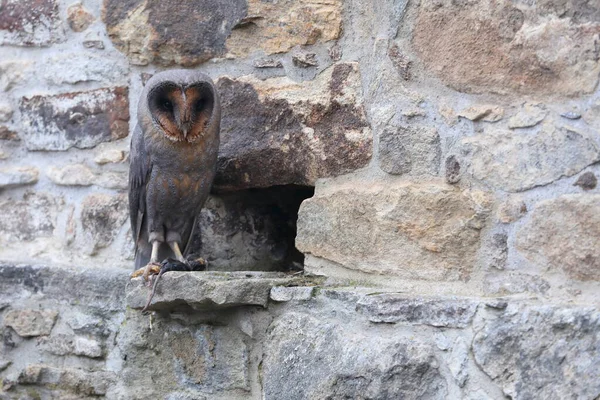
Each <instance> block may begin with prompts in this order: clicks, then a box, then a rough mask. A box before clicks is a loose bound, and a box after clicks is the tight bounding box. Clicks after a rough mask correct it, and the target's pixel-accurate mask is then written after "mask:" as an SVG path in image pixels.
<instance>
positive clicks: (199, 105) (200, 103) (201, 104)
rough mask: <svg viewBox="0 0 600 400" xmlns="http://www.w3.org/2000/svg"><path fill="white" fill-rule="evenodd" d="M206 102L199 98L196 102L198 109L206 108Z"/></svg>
mask: <svg viewBox="0 0 600 400" xmlns="http://www.w3.org/2000/svg"><path fill="white" fill-rule="evenodd" d="M204 104H205V102H204V100H202V99H201V100H198V101H197V102H196V111H202V110H203V109H204Z"/></svg>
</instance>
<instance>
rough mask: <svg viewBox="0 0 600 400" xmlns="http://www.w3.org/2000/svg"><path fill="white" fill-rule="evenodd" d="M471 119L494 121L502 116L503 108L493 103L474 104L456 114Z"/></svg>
mask: <svg viewBox="0 0 600 400" xmlns="http://www.w3.org/2000/svg"><path fill="white" fill-rule="evenodd" d="M457 115H458V116H459V117H463V118H466V119H468V120H471V121H485V122H496V121H500V120H501V119H502V117H504V109H503V108H502V107H499V106H495V105H476V106H472V107H469V108H466V109H464V110H462V111H461V112H459V113H458V114H457Z"/></svg>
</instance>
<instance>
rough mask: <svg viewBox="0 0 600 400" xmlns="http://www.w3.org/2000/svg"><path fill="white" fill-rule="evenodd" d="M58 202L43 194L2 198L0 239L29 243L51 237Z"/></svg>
mask: <svg viewBox="0 0 600 400" xmlns="http://www.w3.org/2000/svg"><path fill="white" fill-rule="evenodd" d="M59 203H60V200H58V199H56V198H54V197H52V196H50V195H48V194H44V193H38V194H34V193H25V194H24V195H23V196H22V197H21V198H14V197H8V196H3V198H2V200H0V209H2V218H0V238H1V239H2V240H3V241H4V242H5V244H6V242H14V240H15V239H17V240H21V241H30V240H33V239H35V238H37V237H47V236H51V235H52V233H53V232H54V228H55V226H56V209H57V206H58V204H59Z"/></svg>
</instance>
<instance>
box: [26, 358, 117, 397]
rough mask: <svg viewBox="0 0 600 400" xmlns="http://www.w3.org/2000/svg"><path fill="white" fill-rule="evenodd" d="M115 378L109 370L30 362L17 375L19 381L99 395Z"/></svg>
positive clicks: (83, 393) (81, 393) (77, 392)
mask: <svg viewBox="0 0 600 400" xmlns="http://www.w3.org/2000/svg"><path fill="white" fill-rule="evenodd" d="M115 378H116V377H115V374H114V373H112V372H109V371H85V370H83V369H75V368H56V367H51V366H49V365H44V364H32V365H29V366H27V368H25V369H24V370H23V372H22V373H21V375H19V383H21V384H26V385H32V384H35V385H42V386H47V387H49V388H53V387H54V388H55V387H60V388H61V389H68V390H70V391H72V392H73V393H75V394H78V395H86V396H101V395H105V394H106V392H107V390H108V389H109V387H110V385H111V384H112V383H113V382H114V381H115Z"/></svg>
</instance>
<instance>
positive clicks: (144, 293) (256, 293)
mask: <svg viewBox="0 0 600 400" xmlns="http://www.w3.org/2000/svg"><path fill="white" fill-rule="evenodd" d="M296 279H297V278H294V277H293V276H290V275H286V274H284V273H280V272H252V271H248V272H217V271H204V272H170V273H168V274H165V275H163V277H162V278H161V281H160V283H159V285H158V287H157V289H156V293H155V295H154V298H153V299H152V304H151V305H150V307H148V309H149V310H164V309H170V308H174V307H177V306H181V305H188V306H190V307H192V308H194V309H197V310H206V309H222V308H228V307H237V306H261V307H266V306H267V303H268V301H269V293H270V292H271V288H272V287H273V286H281V285H288V284H291V283H293V282H294V281H295V280H296ZM131 282H132V283H133V286H132V288H131V289H130V291H129V292H128V293H127V299H126V301H127V305H128V306H129V307H131V308H138V309H139V308H143V307H144V305H145V304H146V301H147V300H148V290H149V289H148V288H147V287H146V286H144V285H143V283H142V279H141V278H135V279H133V280H132V281H131Z"/></svg>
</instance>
